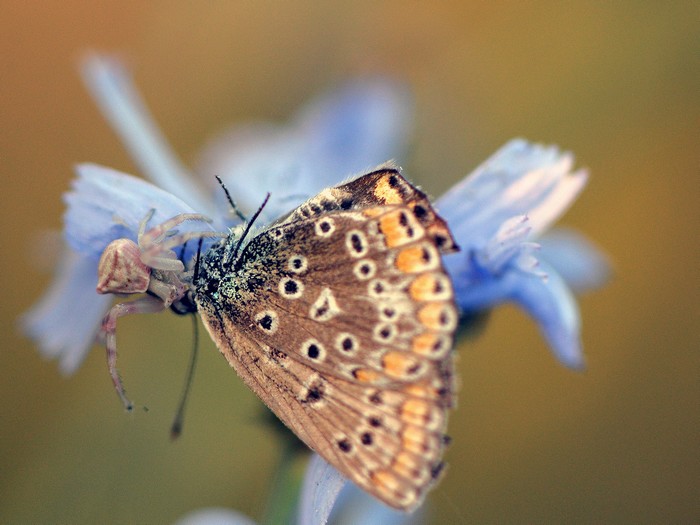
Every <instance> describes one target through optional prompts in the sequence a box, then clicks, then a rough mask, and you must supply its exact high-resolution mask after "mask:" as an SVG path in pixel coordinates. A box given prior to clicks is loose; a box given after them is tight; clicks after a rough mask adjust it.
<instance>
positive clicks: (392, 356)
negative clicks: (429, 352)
mask: <svg viewBox="0 0 700 525" xmlns="http://www.w3.org/2000/svg"><path fill="white" fill-rule="evenodd" d="M417 365H418V362H417V361H416V360H415V359H414V358H413V357H411V355H410V354H406V353H404V352H396V351H394V352H387V353H386V354H384V357H383V358H382V366H383V368H384V371H385V372H386V374H387V375H388V376H391V377H395V378H402V377H406V376H407V375H410V374H411V373H415V371H414V370H412V369H413V368H415V367H416V366H417Z"/></svg>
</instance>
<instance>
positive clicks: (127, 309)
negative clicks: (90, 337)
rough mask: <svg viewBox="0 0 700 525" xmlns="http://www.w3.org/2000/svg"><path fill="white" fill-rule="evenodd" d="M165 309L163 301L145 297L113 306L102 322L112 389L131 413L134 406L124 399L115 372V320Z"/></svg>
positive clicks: (118, 378)
mask: <svg viewBox="0 0 700 525" xmlns="http://www.w3.org/2000/svg"><path fill="white" fill-rule="evenodd" d="M164 308H165V304H164V303H163V301H161V300H160V299H158V298H156V297H151V296H146V297H141V298H139V299H136V300H135V301H131V302H128V303H119V304H115V305H114V306H113V307H112V309H111V310H110V311H109V313H108V314H107V315H106V316H105V318H104V319H103V320H102V334H104V337H105V343H106V347H107V368H108V369H109V375H110V376H111V377H112V383H113V384H114V388H115V390H116V391H117V395H119V399H121V401H122V404H123V405H124V408H126V409H127V410H129V411H131V410H132V409H133V407H134V405H133V404H132V403H131V401H130V400H129V398H127V397H126V393H125V392H124V386H123V385H122V380H121V378H120V377H119V372H118V371H117V319H118V318H119V317H122V316H124V315H129V314H145V313H155V312H160V311H161V310H163V309H164Z"/></svg>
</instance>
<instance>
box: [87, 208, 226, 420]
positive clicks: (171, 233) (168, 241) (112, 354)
mask: <svg viewBox="0 0 700 525" xmlns="http://www.w3.org/2000/svg"><path fill="white" fill-rule="evenodd" d="M154 213H155V210H153V209H152V210H150V211H149V212H148V213H147V214H146V216H145V217H144V218H143V220H142V221H141V223H140V224H139V230H138V236H137V242H134V241H132V240H131V239H125V238H122V239H117V240H114V241H112V242H111V243H110V244H109V245H108V246H107V247H106V248H105V250H104V252H102V256H101V257H100V262H99V264H98V267H97V276H98V282H97V293H100V294H107V293H114V294H137V293H145V294H147V295H145V296H144V297H140V298H138V299H135V300H134V301H130V302H126V303H118V304H116V305H114V306H113V307H112V309H111V310H110V311H109V313H108V314H107V315H106V316H105V317H104V319H103V320H102V327H101V334H102V335H103V336H104V339H105V345H106V350H107V367H108V369H109V374H110V376H111V378H112V383H113V384H114V388H115V389H116V391H117V394H118V395H119V398H120V399H121V401H122V403H123V404H124V407H125V408H126V409H127V410H131V409H132V408H133V405H132V403H131V401H129V399H128V398H127V397H126V394H125V392H124V386H123V385H122V382H121V379H120V377H119V373H118V371H117V334H116V329H117V319H118V318H119V317H122V316H124V315H128V314H136V313H154V312H160V311H161V310H164V309H166V308H168V307H170V306H171V305H173V304H175V305H177V303H178V302H179V301H181V300H182V299H185V298H186V295H187V293H188V291H189V289H190V286H191V282H192V272H191V271H187V270H185V265H184V264H183V263H182V261H180V260H179V259H178V257H177V255H176V254H175V252H174V251H173V248H174V247H176V246H180V245H183V244H184V243H186V242H187V241H189V240H192V239H201V238H204V237H222V236H224V235H225V234H222V233H218V232H213V231H200V232H186V233H177V232H176V231H175V230H173V228H175V227H176V226H178V225H179V224H182V223H183V222H185V221H202V222H211V219H209V218H208V217H206V216H205V215H201V214H198V213H183V214H180V215H176V216H175V217H172V218H170V219H168V220H167V221H165V222H163V223H162V224H159V225H158V226H154V227H153V228H151V229H149V230H148V231H146V227H147V225H148V222H149V221H150V220H151V218H152V217H153V214H154Z"/></svg>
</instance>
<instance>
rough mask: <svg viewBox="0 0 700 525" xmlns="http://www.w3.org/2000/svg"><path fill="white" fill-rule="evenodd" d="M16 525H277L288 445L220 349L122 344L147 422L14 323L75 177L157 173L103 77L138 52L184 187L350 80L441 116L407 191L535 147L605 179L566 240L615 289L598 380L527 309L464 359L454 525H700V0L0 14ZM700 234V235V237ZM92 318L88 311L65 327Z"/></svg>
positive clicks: (0, 139)
mask: <svg viewBox="0 0 700 525" xmlns="http://www.w3.org/2000/svg"><path fill="white" fill-rule="evenodd" d="M1 7H2V12H3V16H2V17H1V18H0V43H1V47H0V49H1V50H2V53H1V55H0V75H1V78H2V83H1V85H2V91H1V94H2V95H1V97H0V170H2V174H3V175H2V177H3V179H2V180H3V185H2V188H3V191H2V199H3V205H2V207H0V214H1V215H2V224H3V228H2V247H3V250H2V251H3V255H2V259H1V263H0V264H2V271H0V279H2V290H3V293H4V294H5V295H4V300H3V301H2V303H1V306H0V307H1V308H2V315H0V322H1V323H2V333H3V334H4V337H3V342H2V350H1V351H0V378H1V379H0V421H1V427H0V522H2V523H74V524H75V523H168V522H170V521H172V520H174V519H176V518H177V517H178V516H181V515H182V514H184V513H186V512H188V511H190V510H193V509H196V508H199V507H203V506H209V505H221V506H227V507H231V508H236V509H239V510H241V511H243V512H245V513H247V514H248V515H250V516H252V517H254V518H256V519H260V518H261V517H262V515H263V512H264V506H265V502H266V494H267V489H268V488H269V487H270V485H271V481H272V479H273V476H274V468H275V465H276V461H277V459H278V455H279V444H278V441H277V440H276V439H275V437H274V436H273V435H271V434H270V432H269V429H268V428H267V427H266V426H265V425H263V424H261V423H260V421H259V414H260V410H261V409H260V403H259V402H258V401H257V399H256V398H255V397H254V395H253V394H252V393H251V392H249V391H248V390H247V389H246V388H245V386H244V385H243V384H242V382H241V381H239V380H238V379H237V378H236V377H235V374H234V373H233V372H232V371H231V370H230V369H229V367H228V365H226V364H225V363H224V361H223V360H222V359H221V358H220V357H219V356H218V352H216V351H214V345H213V344H212V343H211V342H210V341H209V340H208V339H206V338H205V337H202V341H203V342H204V340H205V339H206V343H203V345H202V346H203V348H202V352H201V360H200V365H199V368H198V372H197V376H196V378H195V383H194V389H193V392H192V398H191V402H190V406H189V411H188V418H187V421H186V424H185V432H184V435H183V436H182V438H181V439H180V440H179V441H177V442H176V443H171V442H170V440H169V439H168V429H169V424H170V419H171V418H172V415H173V412H174V407H175V405H176V403H177V400H178V398H179V395H180V389H181V386H182V385H181V381H182V377H183V375H184V371H185V367H186V363H187V360H188V356H189V351H190V345H189V341H190V337H191V325H190V323H189V322H186V321H183V319H181V318H176V316H173V315H166V314H162V315H159V316H135V317H134V318H130V319H126V320H124V321H123V322H120V327H119V345H120V350H121V358H120V366H121V372H122V375H123V377H124V378H125V381H126V384H127V386H128V387H129V392H130V394H131V396H132V397H133V398H134V399H135V400H137V401H141V402H143V403H145V404H147V405H148V407H149V408H150V411H149V412H148V413H142V412H137V413H136V414H134V415H125V414H124V413H123V410H122V409H121V407H120V405H119V402H118V400H117V397H116V396H115V394H114V391H113V389H112V386H111V384H110V381H109V378H108V375H107V371H106V367H105V360H104V353H103V351H102V349H99V348H96V349H95V350H94V351H93V352H91V354H90V356H89V357H88V359H87V360H86V362H85V364H84V366H83V367H82V368H81V369H80V370H79V371H78V373H77V374H76V375H75V376H73V377H71V378H68V379H66V378H63V377H61V376H60V375H59V373H58V371H57V369H56V366H55V364H54V363H52V362H46V361H44V360H43V359H41V357H40V356H39V355H38V354H37V352H36V350H35V348H34V346H33V344H32V342H30V341H29V340H27V339H25V338H23V337H22V336H21V335H20V334H19V333H18V330H17V325H16V318H17V316H18V315H19V314H20V313H21V312H23V311H25V310H26V309H27V308H28V307H29V306H30V305H31V304H32V303H33V302H34V301H35V300H36V299H37V298H38V297H39V296H40V294H41V293H42V290H44V288H45V287H46V286H47V284H48V283H49V281H50V277H49V275H48V274H47V273H46V272H45V271H43V270H42V268H41V266H42V264H43V265H47V264H48V263H51V262H53V261H54V260H55V252H54V251H53V250H52V248H51V245H50V244H48V243H46V242H45V241H44V240H43V239H44V238H43V237H42V232H44V231H45V230H49V229H58V228H60V227H61V215H62V212H63V204H62V201H61V195H62V193H63V192H64V191H65V190H66V189H67V188H68V186H69V183H70V180H71V178H72V176H73V175H72V166H73V164H74V163H76V162H79V161H92V162H97V163H100V164H104V165H106V166H110V167H114V168H117V169H121V170H124V171H127V172H132V173H135V172H136V168H135V167H134V164H133V163H132V162H131V160H130V159H129V157H128V156H127V154H126V152H125V150H124V149H123V147H122V146H121V144H120V142H119V140H118V139H117V138H116V136H115V135H114V133H113V132H112V131H111V130H110V128H109V127H108V125H107V124H106V123H105V121H104V120H103V118H102V117H101V115H100V113H99V112H98V110H97V109H96V107H95V105H94V104H93V102H92V100H91V99H90V98H89V97H88V95H87V93H86V91H85V90H84V88H83V86H82V85H81V82H80V80H79V78H78V74H77V68H76V64H77V59H78V57H80V56H81V53H83V52H84V51H85V50H88V49H97V50H103V51H108V52H118V53H119V54H120V55H121V56H122V57H124V58H125V59H126V61H127V63H128V64H129V65H130V67H131V69H132V70H133V72H134V75H135V78H136V82H137V84H138V86H139V87H140V89H141V91H142V93H143V94H144V96H145V98H146V100H147V102H148V104H149V106H150V108H151V109H152V111H153V113H154V115H155V117H156V119H157V121H158V123H159V124H160V126H161V129H162V130H163V131H164V133H165V135H166V136H167V137H168V139H169V140H170V142H171V144H172V145H173V147H174V149H175V150H176V151H177V152H178V153H179V154H180V155H181V157H182V158H183V159H184V161H185V162H187V163H191V162H192V161H193V160H194V158H195V156H196V153H197V151H198V149H199V147H200V146H201V145H202V143H203V142H204V141H205V140H206V139H207V138H209V137H211V136H213V135H214V134H216V132H217V131H220V130H222V129H224V128H225V127H226V126H228V125H230V124H233V123H235V122H240V121H245V120H248V119H252V118H265V119H274V120H284V119H286V118H288V117H289V116H290V115H292V114H293V113H294V111H295V110H296V109H297V108H298V107H299V106H300V105H301V104H302V103H304V102H306V101H308V100H309V99H310V98H311V97H313V96H314V95H315V94H318V93H321V92H323V91H325V90H327V89H328V88H329V87H332V86H334V85H338V84H340V83H342V81H343V80H345V79H350V78H354V77H356V76H358V75H364V74H367V73H376V72H381V73H387V74H389V75H395V76H397V77H399V78H402V79H404V80H406V81H407V82H408V83H409V84H410V86H411V87H412V89H413V90H414V93H415V97H416V127H415V133H414V135H413V144H412V147H411V148H410V152H409V155H408V156H407V158H402V159H399V161H400V163H401V165H402V166H404V168H405V169H406V173H407V174H408V176H409V177H411V178H412V179H413V180H414V181H415V182H417V183H419V184H422V185H423V187H424V188H425V189H426V190H427V191H428V192H430V193H432V194H433V195H440V194H441V193H442V192H443V191H444V190H445V189H447V188H448V187H449V186H451V185H452V184H453V183H455V182H456V181H458V180H460V179H461V178H462V177H463V176H464V175H465V174H467V173H468V172H469V171H471V170H472V169H473V168H474V167H476V165H477V164H478V163H480V162H481V161H482V160H484V159H485V158H486V157H487V156H489V155H490V154H491V153H493V152H494V151H495V150H496V149H497V148H498V147H500V146H501V145H502V144H503V143H505V142H506V141H507V140H509V139H510V138H512V137H515V136H523V137H526V138H528V139H530V140H535V141H541V142H546V143H557V144H559V145H560V146H561V147H563V148H564V149H569V150H572V151H573V152H574V153H576V155H577V160H578V163H579V165H581V166H586V167H588V168H589V169H590V172H591V175H592V176H591V180H590V183H589V185H588V187H587V189H586V190H585V191H584V193H583V195H582V197H581V198H580V199H579V200H578V201H577V203H576V204H575V206H574V207H573V209H572V210H571V211H570V212H569V213H568V214H567V215H566V216H565V217H564V219H563V221H562V224H564V225H568V226H572V227H575V228H577V229H579V230H580V231H583V232H585V233H586V235H587V236H589V237H590V238H591V239H593V240H594V241H595V242H596V243H597V244H598V245H599V246H601V247H602V248H603V249H604V250H606V251H607V252H608V253H609V255H610V257H611V260H612V261H613V264H614V268H615V275H614V278H613V280H612V281H611V282H610V283H609V285H608V286H607V287H605V288H604V289H602V290H599V291H597V292H593V293H589V294H587V295H585V296H583V297H582V298H581V300H580V306H581V310H582V316H583V338H584V345H585V351H586V356H587V362H588V370H587V371H585V372H583V373H575V372H571V371H569V370H567V369H565V368H563V367H562V366H560V365H559V364H558V363H557V362H556V361H555V360H554V359H553V357H552V356H551V355H550V354H549V351H548V349H547V347H546V344H545V342H544V341H543V339H542V338H541V337H540V334H539V332H538V330H537V327H536V326H535V325H534V324H533V323H532V322H531V321H530V320H529V319H528V318H526V317H525V316H524V314H523V313H522V312H521V311H519V310H516V309H515V308H512V307H504V308H500V309H498V310H497V311H496V312H495V313H494V315H492V316H491V319H490V322H489V324H488V325H487V327H486V330H485V331H484V333H483V334H482V335H481V336H480V337H478V338H476V339H475V340H473V341H470V342H468V343H467V344H463V345H462V347H461V348H460V356H461V358H460V362H459V372H460V375H461V379H462V389H461V393H460V403H459V407H458V409H457V410H456V411H455V412H454V413H453V415H452V417H451V421H450V434H451V435H452V437H453V441H452V445H451V447H450V449H449V451H448V454H447V460H448V462H449V464H450V469H449V471H448V472H447V475H446V476H445V478H444V480H443V482H442V484H441V485H440V486H439V487H438V488H437V489H436V490H435V491H434V492H433V493H432V494H431V496H430V498H429V501H430V505H431V512H432V514H431V516H432V518H431V521H432V522H434V523H502V522H520V523H536V522H559V523H563V522H566V523H691V522H694V523H697V522H698V521H700V497H699V496H700V494H699V491H698V487H700V458H699V453H698V450H699V449H698V445H699V444H700V443H699V439H698V438H699V437H700V373H699V372H700V366H699V365H700V360H699V359H698V349H700V344H699V343H700V337H699V335H700V329H699V328H698V325H699V324H700V316H699V315H698V314H700V302H699V297H700V294H699V293H698V292H699V290H698V282H699V281H700V280H699V279H698V277H697V271H698V268H700V257H698V255H699V254H698V245H699V243H698V224H699V222H698V218H699V217H698V205H699V204H700V202H699V200H698V197H699V192H698V176H699V175H700V162H699V161H700V155H698V139H699V138H700V111H699V110H700V105H699V99H698V94H699V93H700V82H698V81H699V80H700V74H699V71H700V68H699V67H698V57H699V56H700V38H699V35H700V31H699V29H700V27H699V24H698V22H699V21H700V11H699V10H698V6H697V4H696V3H691V2H670V3H655V2H633V1H623V2H614V3H607V2H534V3H532V2H530V3H521V2H513V1H510V2H499V3H497V4H495V3H492V2H485V1H472V2H456V1H455V2H434V3H430V4H428V3H423V4H419V3H406V2H398V1H397V2H362V1H360V2H352V3H351V2H309V1H299V2H293V3H292V2H289V3H283V2H199V3H193V2H185V1H171V2H149V3H139V2H100V3H94V4H93V3H89V2H77V1H62V2H56V1H53V2H42V3H41V4H39V3H33V2H18V1H8V0H5V1H3V2H2V3H1ZM693 217H695V219H693ZM66 306H67V307H70V305H66Z"/></svg>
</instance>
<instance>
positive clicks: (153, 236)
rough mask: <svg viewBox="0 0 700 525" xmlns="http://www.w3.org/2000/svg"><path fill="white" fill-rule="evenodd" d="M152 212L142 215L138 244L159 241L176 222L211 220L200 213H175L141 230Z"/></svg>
mask: <svg viewBox="0 0 700 525" xmlns="http://www.w3.org/2000/svg"><path fill="white" fill-rule="evenodd" d="M152 215H153V214H152V213H151V212H150V211H149V213H148V214H146V217H144V219H143V221H141V224H140V225H139V237H138V241H139V246H140V247H142V248H143V247H144V246H150V245H152V244H157V243H159V242H160V241H162V240H163V238H164V237H165V235H166V234H167V232H168V231H170V230H172V229H173V228H174V227H175V226H177V225H178V224H182V223H183V222H185V221H202V222H211V219H210V218H209V217H207V216H206V215H202V214H201V213H181V214H180V215H175V217H171V218H170V219H168V220H167V221H165V222H163V223H161V224H159V225H158V226H154V227H153V228H151V229H150V230H148V231H147V232H145V233H144V232H143V231H142V230H144V229H145V227H146V222H148V221H149V220H150V219H151V216H152Z"/></svg>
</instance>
